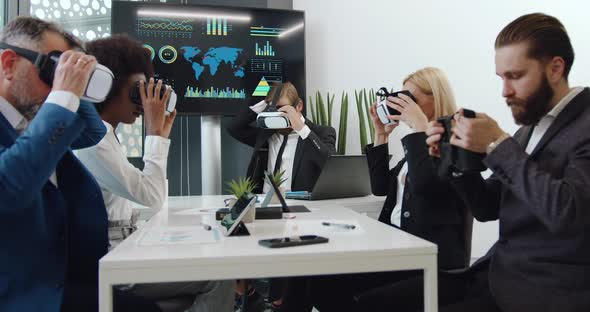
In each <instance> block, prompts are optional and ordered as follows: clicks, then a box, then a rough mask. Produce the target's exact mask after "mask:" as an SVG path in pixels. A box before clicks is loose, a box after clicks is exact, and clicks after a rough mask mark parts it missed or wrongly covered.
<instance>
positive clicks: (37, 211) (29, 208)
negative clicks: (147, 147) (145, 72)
mask: <svg viewBox="0 0 590 312" xmlns="http://www.w3.org/2000/svg"><path fill="white" fill-rule="evenodd" d="M105 133H106V129H104V125H103V124H102V121H101V120H100V116H98V114H97V113H96V111H95V109H94V108H93V107H92V105H91V104H90V103H86V102H81V105H80V109H79V110H78V113H73V112H71V111H68V110H67V109H65V108H63V107H61V106H58V105H55V104H52V103H44V104H43V105H42V107H41V109H40V110H39V112H38V113H37V115H36V116H35V118H34V119H33V120H32V122H31V123H30V125H29V127H28V128H27V130H26V131H25V133H24V134H23V135H22V136H20V137H19V136H18V134H17V133H16V131H15V130H14V129H13V128H12V126H11V125H10V124H9V123H8V121H7V120H6V119H5V118H4V116H2V115H1V114H0V239H2V243H1V244H0V255H1V256H0V311H59V310H60V306H61V301H62V295H63V286H64V283H66V282H88V283H93V284H95V285H96V284H97V281H98V260H99V259H100V258H101V257H102V256H103V255H105V254H106V253H107V249H108V233H107V229H108V223H107V214H106V209H105V206H104V202H103V199H102V195H101V192H100V188H99V186H98V184H97V183H96V181H95V180H94V178H93V177H92V175H91V174H90V172H88V170H86V168H85V167H84V166H83V165H82V164H81V163H80V162H79V161H78V160H77V158H76V157H75V156H74V155H73V153H72V152H71V150H70V148H71V147H76V148H82V147H87V146H92V145H94V144H96V143H98V142H99V141H100V139H101V138H102V137H103V136H104V134H105ZM54 171H55V172H56V174H57V179H58V188H56V187H55V186H54V185H53V184H52V183H51V182H50V181H49V177H50V176H51V174H52V173H53V172H54Z"/></svg>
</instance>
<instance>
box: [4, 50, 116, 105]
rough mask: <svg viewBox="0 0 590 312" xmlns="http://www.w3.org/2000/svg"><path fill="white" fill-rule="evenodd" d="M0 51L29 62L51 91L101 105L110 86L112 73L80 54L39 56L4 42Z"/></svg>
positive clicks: (73, 52) (76, 52)
mask: <svg viewBox="0 0 590 312" xmlns="http://www.w3.org/2000/svg"><path fill="white" fill-rule="evenodd" d="M0 49H10V50H12V51H14V53H16V54H18V55H20V56H22V57H24V58H26V59H27V60H29V61H30V62H31V63H33V65H35V67H36V68H37V70H38V71H39V78H40V79H41V80H42V81H43V82H45V83H46V84H47V85H48V86H50V87H51V88H52V90H55V91H59V90H61V91H70V92H72V93H74V94H75V95H76V96H78V97H80V98H81V99H82V100H86V101H89V102H93V103H99V102H102V101H104V100H105V99H106V97H107V95H108V94H109V92H110V90H111V87H112V85H113V77H114V76H113V72H112V71H111V70H110V69H108V68H107V67H105V66H103V65H101V64H98V63H97V62H96V59H95V58H94V57H93V56H90V55H86V54H85V53H83V52H79V51H73V50H69V51H65V52H61V51H52V52H50V53H49V54H42V53H38V52H35V51H32V50H29V49H25V48H20V47H17V46H13V45H10V44H7V43H5V42H0Z"/></svg>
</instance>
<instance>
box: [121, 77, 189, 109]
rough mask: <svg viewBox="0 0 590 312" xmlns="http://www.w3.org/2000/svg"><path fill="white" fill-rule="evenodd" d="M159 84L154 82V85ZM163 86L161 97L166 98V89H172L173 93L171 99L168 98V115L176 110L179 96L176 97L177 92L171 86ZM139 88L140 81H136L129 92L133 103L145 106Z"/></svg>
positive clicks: (156, 81)
mask: <svg viewBox="0 0 590 312" xmlns="http://www.w3.org/2000/svg"><path fill="white" fill-rule="evenodd" d="M156 83H158V80H155V81H154V85H155V84H156ZM144 86H145V90H146V93H147V82H146V83H145V84H144ZM162 86H163V87H164V88H161V89H160V97H163V96H164V93H166V89H167V88H170V89H171V92H170V97H168V102H166V111H167V112H168V113H172V112H173V111H174V108H176V100H177V98H178V97H177V96H176V92H174V89H172V87H170V86H169V85H165V84H162ZM139 88H140V84H139V81H136V82H135V83H134V84H133V87H131V90H129V97H131V102H133V103H135V104H137V105H140V106H143V103H142V102H141V95H140V93H139Z"/></svg>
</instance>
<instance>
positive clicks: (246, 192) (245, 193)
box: [222, 177, 256, 226]
mask: <svg viewBox="0 0 590 312" xmlns="http://www.w3.org/2000/svg"><path fill="white" fill-rule="evenodd" d="M226 184H227V185H228V187H229V188H228V192H229V193H231V194H232V195H234V196H235V197H236V199H235V200H234V201H233V204H230V205H231V208H230V213H229V214H228V215H226V216H225V217H224V218H223V220H222V224H223V223H226V224H229V225H230V226H231V223H233V220H235V219H236V218H237V217H238V216H239V215H240V213H241V210H242V209H245V208H246V205H247V203H248V202H249V201H250V199H252V196H255V195H254V194H252V191H253V190H254V189H255V188H256V183H255V182H254V181H252V179H250V178H249V177H246V178H244V177H239V178H238V179H237V180H231V181H230V182H227V183H226ZM254 204H256V203H254ZM237 207H240V211H238V210H237V209H238V208H237ZM255 215H256V210H255V209H250V211H249V212H248V214H247V215H246V216H245V217H244V220H243V221H244V223H249V222H253V221H254V217H255ZM226 218H227V219H226ZM230 219H231V220H230ZM230 222H231V223H230ZM224 225H225V224H224Z"/></svg>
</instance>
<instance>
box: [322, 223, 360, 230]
mask: <svg viewBox="0 0 590 312" xmlns="http://www.w3.org/2000/svg"><path fill="white" fill-rule="evenodd" d="M322 225H325V226H334V227H339V228H343V229H348V230H354V229H355V228H356V226H355V225H354V224H344V223H334V222H322Z"/></svg>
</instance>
